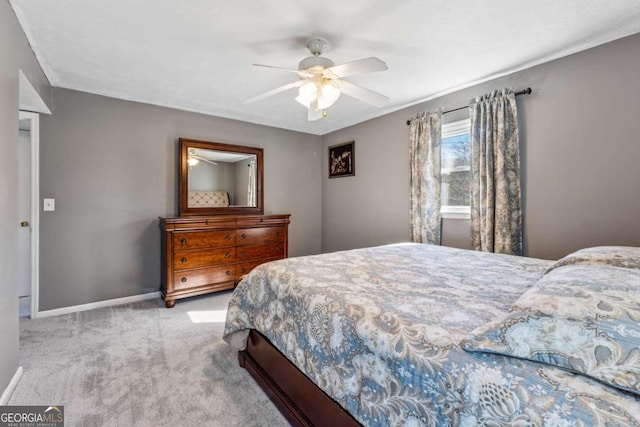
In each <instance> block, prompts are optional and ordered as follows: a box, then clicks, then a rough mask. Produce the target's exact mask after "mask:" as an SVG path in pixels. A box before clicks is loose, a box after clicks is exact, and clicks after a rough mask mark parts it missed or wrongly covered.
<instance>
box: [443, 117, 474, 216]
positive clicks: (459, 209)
mask: <svg viewBox="0 0 640 427" xmlns="http://www.w3.org/2000/svg"><path fill="white" fill-rule="evenodd" d="M470 132H471V119H463V120H458V121H455V122H451V123H445V124H443V125H442V134H441V139H445V138H450V137H452V136H460V135H464V134H466V133H470ZM440 216H441V218H442V219H470V218H471V206H454V205H442V206H441V207H440Z"/></svg>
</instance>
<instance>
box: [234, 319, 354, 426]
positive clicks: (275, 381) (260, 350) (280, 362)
mask: <svg viewBox="0 0 640 427" xmlns="http://www.w3.org/2000/svg"><path fill="white" fill-rule="evenodd" d="M238 360H239V362H240V366H242V367H243V368H245V369H246V370H247V371H248V372H249V374H250V375H251V376H252V377H253V379H254V380H255V381H256V382H257V383H258V385H259V386H260V387H261V388H262V389H263V390H264V391H265V393H267V396H269V399H271V401H272V402H273V403H274V404H275V405H276V407H277V408H278V409H279V410H280V412H281V413H282V414H283V415H284V416H285V418H286V419H287V420H288V421H289V422H290V423H291V425H293V426H305V427H306V426H318V427H320V426H327V427H329V426H336V425H339V426H354V427H355V426H360V423H358V422H357V421H356V420H355V419H354V418H353V417H352V416H351V415H350V414H349V413H348V412H346V411H345V410H344V409H342V407H341V406H340V405H338V404H337V403H336V402H335V401H334V400H333V399H331V398H330V397H329V396H327V395H326V394H325V393H324V392H323V391H322V390H321V389H320V388H319V387H318V386H316V385H315V384H314V383H313V382H312V381H311V380H310V379H308V378H307V377H306V376H305V375H304V374H303V373H302V372H301V371H300V370H299V369H298V368H297V367H295V366H294V365H293V364H292V363H291V362H290V361H289V360H288V359H287V358H286V357H285V356H284V355H282V353H280V351H278V350H277V349H276V348H275V347H274V346H273V345H272V344H271V343H270V342H269V340H268V339H267V338H265V337H264V336H263V335H262V334H260V333H259V332H257V331H255V330H252V331H251V332H250V334H249V341H248V343H247V349H246V350H244V351H240V352H238Z"/></svg>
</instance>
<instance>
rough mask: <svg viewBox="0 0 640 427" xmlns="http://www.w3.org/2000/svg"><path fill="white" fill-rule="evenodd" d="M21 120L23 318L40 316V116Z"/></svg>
mask: <svg viewBox="0 0 640 427" xmlns="http://www.w3.org/2000/svg"><path fill="white" fill-rule="evenodd" d="M18 118H19V120H18V215H19V217H18V220H19V223H18V224H16V225H17V226H18V228H19V230H18V244H17V252H18V254H17V255H18V266H17V267H18V297H19V302H20V306H19V313H20V317H27V316H29V317H31V318H35V317H37V313H38V294H39V268H38V267H39V265H40V262H39V222H40V214H39V210H40V209H39V203H38V200H39V197H40V196H39V182H40V180H39V166H40V165H39V157H38V154H39V152H40V150H39V147H40V141H39V140H40V138H39V134H40V116H39V115H38V114H37V113H32V112H26V111H20V113H19V117H18Z"/></svg>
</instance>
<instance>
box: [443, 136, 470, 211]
mask: <svg viewBox="0 0 640 427" xmlns="http://www.w3.org/2000/svg"><path fill="white" fill-rule="evenodd" d="M441 150H442V153H441V155H442V205H443V206H469V188H470V187H469V186H470V183H471V172H470V161H471V157H470V144H469V134H464V135H458V136H452V137H449V138H443V139H442V146H441Z"/></svg>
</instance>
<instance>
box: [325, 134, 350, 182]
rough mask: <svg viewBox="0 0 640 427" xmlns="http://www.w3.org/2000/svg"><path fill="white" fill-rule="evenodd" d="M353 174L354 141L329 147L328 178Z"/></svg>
mask: <svg viewBox="0 0 640 427" xmlns="http://www.w3.org/2000/svg"><path fill="white" fill-rule="evenodd" d="M355 174H356V167H355V141H351V142H345V143H344V144H338V145H333V146H331V147H329V178H340V177H343V176H354V175H355Z"/></svg>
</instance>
